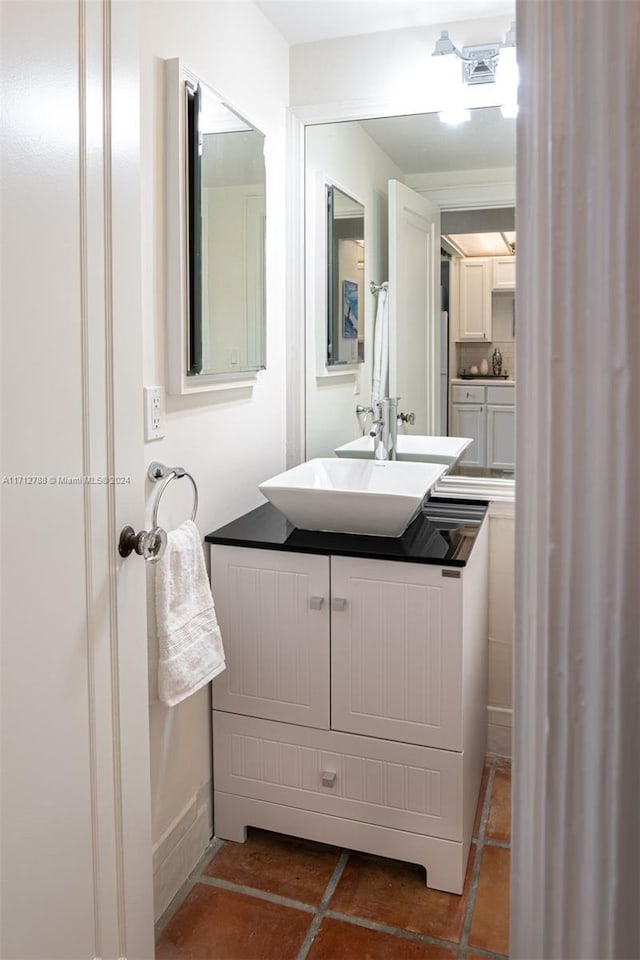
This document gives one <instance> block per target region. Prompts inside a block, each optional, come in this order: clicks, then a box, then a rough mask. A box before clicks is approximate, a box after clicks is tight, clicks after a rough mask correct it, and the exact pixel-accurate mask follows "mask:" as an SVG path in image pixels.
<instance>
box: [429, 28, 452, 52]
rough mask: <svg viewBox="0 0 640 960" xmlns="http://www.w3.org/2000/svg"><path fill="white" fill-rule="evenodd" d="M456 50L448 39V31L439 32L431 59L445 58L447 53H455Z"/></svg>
mask: <svg viewBox="0 0 640 960" xmlns="http://www.w3.org/2000/svg"><path fill="white" fill-rule="evenodd" d="M455 52H456V48H455V47H454V45H453V42H452V41H451V40H450V39H449V31H448V30H441V31H440V38H439V39H438V40H436V45H435V47H434V48H433V53H432V54H431V56H432V57H445V56H447V54H449V53H455Z"/></svg>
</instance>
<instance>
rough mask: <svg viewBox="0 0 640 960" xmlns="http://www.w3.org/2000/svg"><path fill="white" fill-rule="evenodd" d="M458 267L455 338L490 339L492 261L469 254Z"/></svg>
mask: <svg viewBox="0 0 640 960" xmlns="http://www.w3.org/2000/svg"><path fill="white" fill-rule="evenodd" d="M459 270H460V272H459V277H460V301H459V302H460V309H459V318H458V339H459V340H491V288H492V284H493V260H492V258H489V257H471V258H469V259H468V260H461V261H460V265H459ZM460 436H462V434H460Z"/></svg>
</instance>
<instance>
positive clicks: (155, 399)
mask: <svg viewBox="0 0 640 960" xmlns="http://www.w3.org/2000/svg"><path fill="white" fill-rule="evenodd" d="M162 437H164V388H163V387H145V388H144V439H145V440H160V439H161V438H162Z"/></svg>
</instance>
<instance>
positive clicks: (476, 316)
mask: <svg viewBox="0 0 640 960" xmlns="http://www.w3.org/2000/svg"><path fill="white" fill-rule="evenodd" d="M459 281H460V287H459V309H458V315H459V316H458V340H491V288H492V284H493V263H492V260H491V258H487V257H470V258H468V259H466V260H460V261H459Z"/></svg>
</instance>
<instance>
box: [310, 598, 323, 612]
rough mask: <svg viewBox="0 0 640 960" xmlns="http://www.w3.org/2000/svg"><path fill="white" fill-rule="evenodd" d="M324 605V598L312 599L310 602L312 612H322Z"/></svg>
mask: <svg viewBox="0 0 640 960" xmlns="http://www.w3.org/2000/svg"><path fill="white" fill-rule="evenodd" d="M323 603H324V597H311V600H309V606H310V607H311V609H312V610H321V609H322V604H323Z"/></svg>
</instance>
